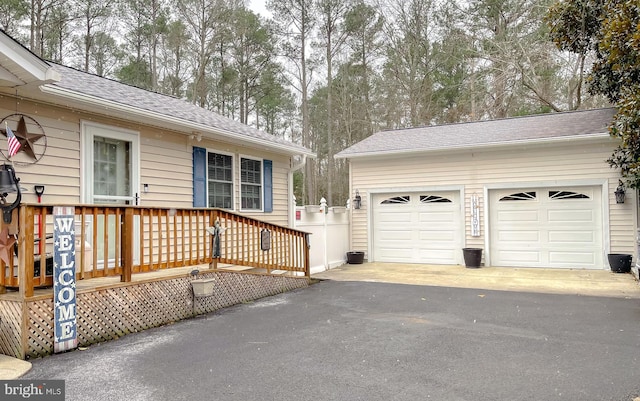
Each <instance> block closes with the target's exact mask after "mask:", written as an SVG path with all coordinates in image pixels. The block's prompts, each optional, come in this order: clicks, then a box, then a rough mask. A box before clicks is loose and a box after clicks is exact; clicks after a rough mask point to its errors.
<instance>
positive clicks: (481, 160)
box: [350, 138, 636, 256]
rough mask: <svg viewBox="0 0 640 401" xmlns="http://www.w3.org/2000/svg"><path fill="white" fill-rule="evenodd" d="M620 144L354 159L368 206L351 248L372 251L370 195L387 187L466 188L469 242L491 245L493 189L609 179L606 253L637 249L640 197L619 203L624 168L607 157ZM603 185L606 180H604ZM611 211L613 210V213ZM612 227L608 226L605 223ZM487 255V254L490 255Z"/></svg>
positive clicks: (355, 221) (358, 218)
mask: <svg viewBox="0 0 640 401" xmlns="http://www.w3.org/2000/svg"><path fill="white" fill-rule="evenodd" d="M615 146H616V143H615V141H614V140H613V139H609V138H601V139H596V140H584V139H583V140H576V141H574V142H565V143H556V144H553V145H551V144H544V145H540V144H538V145H527V146H503V147H500V148H499V149H496V150H488V149H485V150H478V151H450V152H431V153H425V154H422V155H406V156H401V157H378V158H375V159H368V160H367V159H364V158H362V159H360V158H355V159H351V160H350V164H351V188H352V197H353V193H355V190H356V189H357V190H359V192H360V195H361V196H362V205H363V207H362V209H360V210H354V211H353V215H352V234H351V235H352V236H351V248H352V249H354V250H364V251H368V249H369V247H370V246H372V243H371V241H370V238H369V232H370V230H371V226H370V224H369V219H370V217H371V216H370V213H371V211H370V207H371V205H370V202H371V199H370V196H371V194H372V193H375V192H381V191H392V190H393V191H398V190H401V189H403V190H410V189H412V188H423V187H432V188H439V187H450V186H452V185H461V186H463V187H464V210H465V219H464V220H465V240H464V241H465V244H464V246H465V247H479V248H485V245H486V243H485V240H486V238H485V232H486V229H487V227H485V226H486V221H485V213H486V210H485V208H486V204H485V203H486V199H485V196H486V195H485V191H487V188H500V187H505V186H511V187H512V188H513V187H517V186H518V183H526V184H527V185H529V186H536V187H545V186H548V185H560V184H573V185H580V184H581V183H583V182H588V183H589V184H590V185H596V184H597V183H608V193H607V196H608V199H609V203H608V205H606V206H603V210H604V213H606V214H605V215H604V219H603V220H604V221H605V222H607V223H608V229H609V230H608V232H605V233H604V236H605V238H604V239H603V243H604V247H605V252H615V253H634V251H635V218H636V217H635V216H636V215H635V207H636V200H635V196H631V194H630V193H629V192H630V191H627V192H628V193H627V201H626V202H625V203H624V204H620V205H619V204H616V203H615V197H614V195H613V191H615V188H616V186H617V184H618V178H619V172H617V171H616V170H614V169H611V168H609V166H608V165H607V163H606V159H607V158H608V157H609V156H610V155H611V152H612V151H613V149H614V148H615ZM600 185H601V184H600ZM474 194H475V195H477V196H478V197H479V200H480V206H481V207H480V234H481V235H480V236H477V237H474V236H471V217H470V216H471V197H472V196H473V195H474ZM607 211H608V212H607ZM603 229H605V230H607V227H606V226H605V227H603ZM485 256H486V255H485Z"/></svg>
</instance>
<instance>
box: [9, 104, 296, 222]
mask: <svg viewBox="0 0 640 401" xmlns="http://www.w3.org/2000/svg"><path fill="white" fill-rule="evenodd" d="M0 112H1V113H3V115H9V114H12V113H15V99H13V98H9V97H0ZM19 112H20V113H24V114H26V115H30V116H33V117H34V118H35V119H36V120H37V121H38V123H40V125H42V127H43V129H44V130H45V132H46V135H47V150H46V154H45V156H44V157H43V158H42V159H41V160H40V161H39V162H38V163H37V164H35V165H29V166H19V165H16V174H17V176H18V177H19V178H20V184H21V186H22V187H24V188H26V191H25V192H24V193H23V197H22V201H23V202H25V203H36V202H37V198H36V195H35V193H34V191H33V186H34V185H36V184H43V185H45V193H44V195H43V197H42V202H43V203H47V204H52V203H58V204H79V203H80V189H81V185H80V182H81V178H82V177H81V169H80V165H81V151H80V150H81V135H80V121H81V120H86V121H93V122H96V123H99V124H104V125H109V126H115V127H120V128H124V129H127V130H132V131H137V132H139V133H140V186H142V185H144V184H147V185H148V188H149V192H147V193H144V192H143V191H142V188H139V189H138V190H139V196H140V204H141V205H142V206H147V207H154V206H155V207H175V208H190V207H192V205H193V180H192V177H193V168H192V158H193V156H192V146H201V147H205V148H208V149H219V150H222V151H224V152H225V153H230V154H235V155H244V156H245V157H251V158H256V159H261V158H264V159H267V160H272V161H273V208H274V209H273V213H262V212H254V211H248V212H247V213H246V215H247V216H250V217H255V218H258V219H264V220H266V221H268V222H270V223H274V224H280V225H283V226H286V225H288V222H289V199H288V198H289V195H288V188H289V186H288V171H289V166H290V158H289V156H286V155H281V154H275V153H265V152H263V151H260V150H256V149H253V148H246V147H244V146H241V145H239V144H229V143H222V142H216V141H210V140H206V139H202V141H200V142H197V141H195V140H190V139H189V136H188V135H186V134H179V133H176V132H172V131H165V130H162V129H158V128H155V127H149V126H146V125H142V124H125V123H123V122H122V121H118V120H111V119H108V118H102V117H96V116H94V115H91V114H87V113H79V112H72V111H70V110H67V109H64V108H59V107H53V106H48V105H42V104H38V105H34V104H33V103H30V102H29V101H26V100H22V101H21V102H20V110H19ZM236 180H237V182H236V185H235V191H236V192H235V193H234V198H235V199H239V198H238V197H239V195H240V194H239V191H240V189H239V188H240V184H239V178H236ZM237 208H239V205H238V206H237Z"/></svg>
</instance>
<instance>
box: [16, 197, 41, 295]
mask: <svg viewBox="0 0 640 401" xmlns="http://www.w3.org/2000/svg"><path fill="white" fill-rule="evenodd" d="M33 221H34V213H33V207H29V206H21V207H20V225H19V227H20V231H19V234H18V246H19V248H20V250H19V251H18V283H19V284H18V285H19V293H20V297H21V298H22V299H25V298H29V297H32V296H33V243H34V240H35V238H34V233H33ZM45 271H46V270H44V269H40V274H43V273H45Z"/></svg>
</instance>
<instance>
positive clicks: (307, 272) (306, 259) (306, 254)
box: [304, 234, 311, 278]
mask: <svg viewBox="0 0 640 401" xmlns="http://www.w3.org/2000/svg"><path fill="white" fill-rule="evenodd" d="M309 235H310V234H305V235H304V275H305V277H307V278H311V268H310V267H309V265H310V264H311V262H310V260H309V248H311V241H310V238H309Z"/></svg>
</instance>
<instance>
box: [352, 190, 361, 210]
mask: <svg viewBox="0 0 640 401" xmlns="http://www.w3.org/2000/svg"><path fill="white" fill-rule="evenodd" d="M360 206H362V197H361V196H360V191H358V190H357V189H356V197H355V198H353V207H354V209H360Z"/></svg>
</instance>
